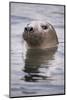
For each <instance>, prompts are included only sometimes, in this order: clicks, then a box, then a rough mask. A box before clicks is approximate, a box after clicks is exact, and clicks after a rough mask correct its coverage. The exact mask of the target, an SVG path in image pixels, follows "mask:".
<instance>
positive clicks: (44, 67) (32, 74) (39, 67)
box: [24, 48, 57, 82]
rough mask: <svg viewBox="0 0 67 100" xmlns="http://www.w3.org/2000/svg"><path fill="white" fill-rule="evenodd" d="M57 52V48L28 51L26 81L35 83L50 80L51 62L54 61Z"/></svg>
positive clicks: (25, 70)
mask: <svg viewBox="0 0 67 100" xmlns="http://www.w3.org/2000/svg"><path fill="white" fill-rule="evenodd" d="M56 51H57V48H51V49H47V50H43V49H28V50H27V54H26V59H25V66H24V72H25V76H24V79H25V81H33V82H35V81H38V80H46V79H49V78H50V77H51V70H50V69H51V68H50V67H52V65H51V60H53V59H54V54H55V53H56Z"/></svg>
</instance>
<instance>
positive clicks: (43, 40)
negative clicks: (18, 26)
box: [23, 21, 58, 48]
mask: <svg viewBox="0 0 67 100" xmlns="http://www.w3.org/2000/svg"><path fill="white" fill-rule="evenodd" d="M23 38H24V40H25V41H26V42H27V44H28V46H29V47H31V48H51V47H56V46H57V44H58V38H57V35H56V31H55V29H54V27H53V26H52V25H51V24H50V23H48V22H42V21H33V22H31V23H30V24H27V26H26V27H25V28H24V32H23Z"/></svg>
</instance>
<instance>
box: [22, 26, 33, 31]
mask: <svg viewBox="0 0 67 100" xmlns="http://www.w3.org/2000/svg"><path fill="white" fill-rule="evenodd" d="M24 31H25V32H32V31H33V27H25V29H24Z"/></svg>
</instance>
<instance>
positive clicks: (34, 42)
mask: <svg viewBox="0 0 67 100" xmlns="http://www.w3.org/2000/svg"><path fill="white" fill-rule="evenodd" d="M23 38H24V40H25V41H26V42H27V43H28V45H30V46H38V45H40V44H42V42H43V37H42V34H38V33H34V32H33V33H28V32H26V33H25V32H24V33H23Z"/></svg>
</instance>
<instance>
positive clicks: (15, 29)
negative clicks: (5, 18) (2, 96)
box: [10, 3, 64, 97]
mask: <svg viewBox="0 0 67 100" xmlns="http://www.w3.org/2000/svg"><path fill="white" fill-rule="evenodd" d="M33 20H46V21H48V22H50V23H51V24H53V26H54V28H55V30H56V32H57V36H58V40H59V45H58V48H57V49H55V50H48V51H45V50H37V51H35V50H27V47H26V45H25V41H24V40H23V38H22V34H23V29H24V27H25V25H26V24H27V23H29V22H30V21H33ZM10 52H11V86H10V91H11V97H17V96H34V95H51V94H64V6H56V5H36V4H21V3H12V4H11V51H10Z"/></svg>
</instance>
